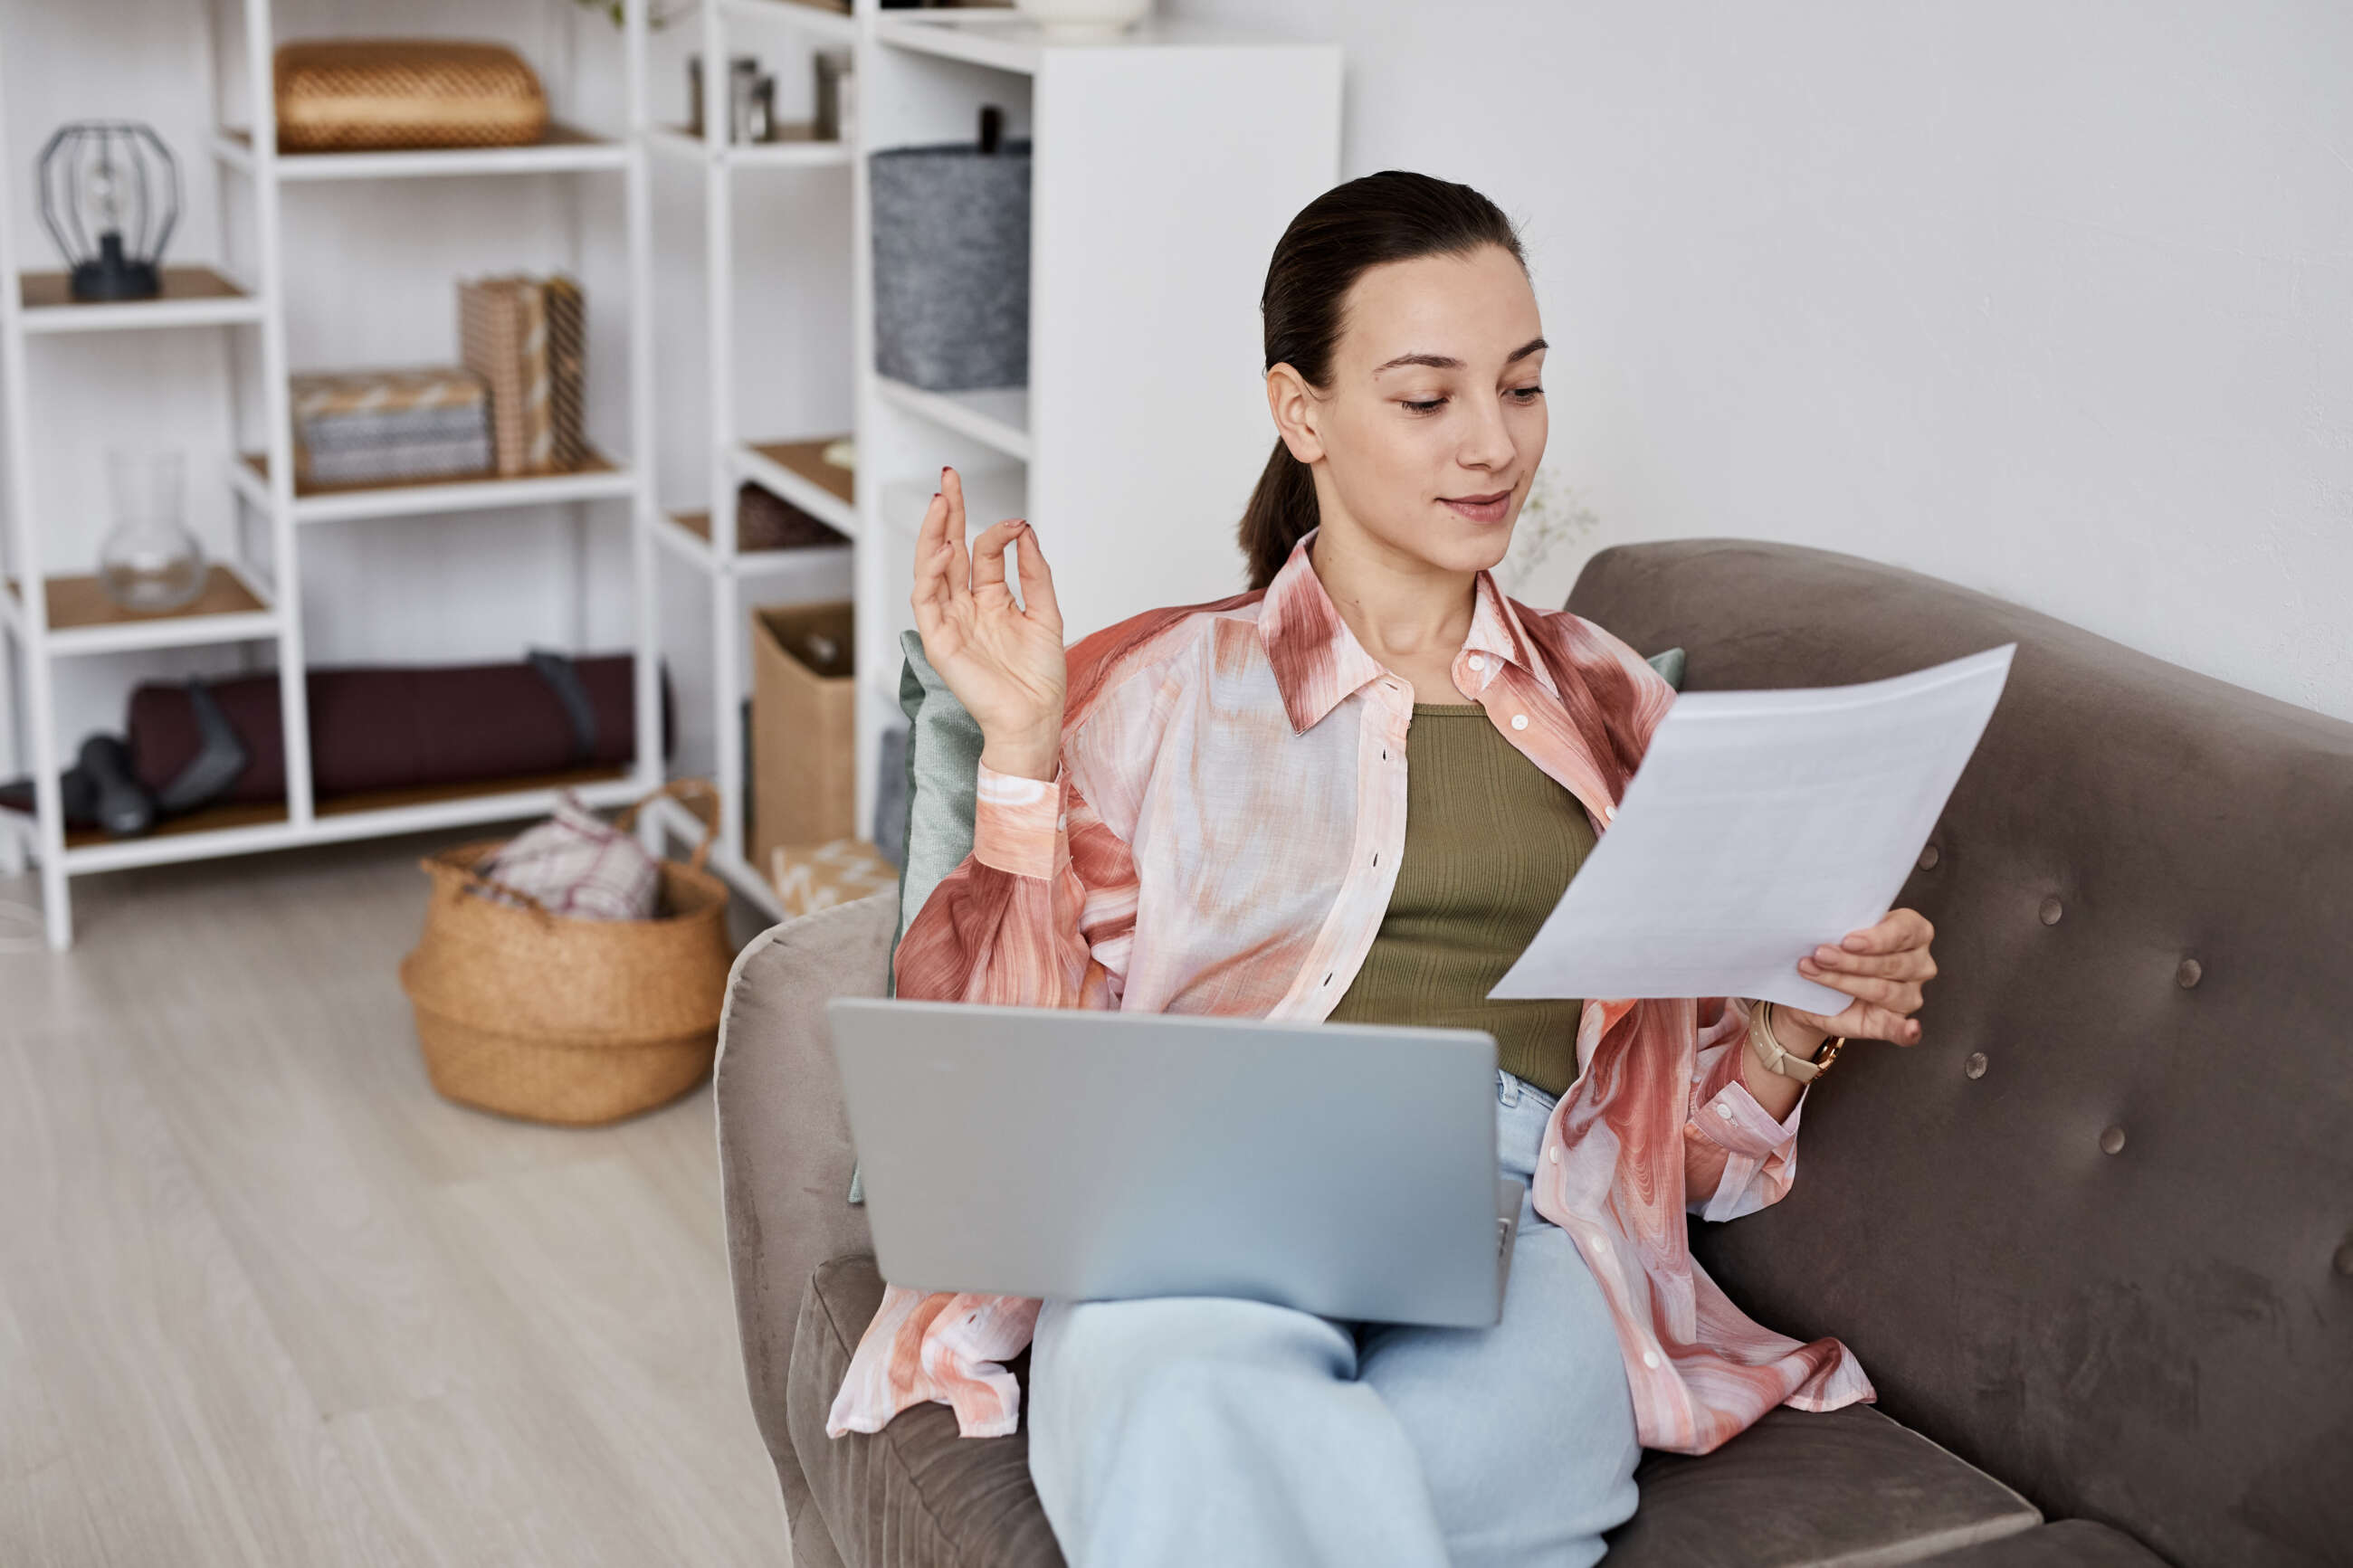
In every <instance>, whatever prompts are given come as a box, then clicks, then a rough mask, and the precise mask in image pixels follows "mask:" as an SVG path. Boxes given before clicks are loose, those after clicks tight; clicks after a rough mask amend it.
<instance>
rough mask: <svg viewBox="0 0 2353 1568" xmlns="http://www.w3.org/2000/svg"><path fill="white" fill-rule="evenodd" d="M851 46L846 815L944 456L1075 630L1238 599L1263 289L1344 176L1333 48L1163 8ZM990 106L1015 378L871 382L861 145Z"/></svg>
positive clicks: (957, 15) (973, 119)
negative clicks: (1034, 563) (1021, 257)
mask: <svg viewBox="0 0 2353 1568" xmlns="http://www.w3.org/2000/svg"><path fill="white" fill-rule="evenodd" d="M863 20H864V22H865V31H864V33H863V35H862V36H861V37H860V43H859V53H858V78H859V87H858V97H859V106H860V107H859V116H860V154H861V156H860V162H859V169H858V174H857V181H858V188H857V245H858V268H859V270H858V275H857V276H858V279H859V284H860V291H859V299H858V310H859V321H858V329H859V335H858V365H859V425H858V432H859V434H858V441H859V469H860V491H859V517H858V524H859V528H858V533H859V549H858V640H859V647H858V658H857V662H858V668H859V669H860V699H861V700H860V703H859V706H858V713H859V726H858V765H859V790H858V801H859V805H858V810H859V819H860V821H861V822H863V821H866V820H868V819H869V818H870V817H871V813H872V810H873V802H874V797H875V790H876V779H875V777H874V763H875V756H876V747H877V743H878V742H879V740H880V738H881V732H882V730H883V729H884V727H885V726H887V725H891V724H895V723H899V722H902V720H901V717H900V714H899V707H898V676H899V664H900V655H899V634H900V633H901V631H902V630H903V629H905V628H907V627H908V626H911V625H912V622H913V612H912V611H911V610H910V609H909V607H908V603H907V597H908V584H909V581H910V578H911V576H912V574H913V548H914V534H915V530H916V528H917V526H918V525H919V524H920V523H921V521H923V510H924V508H925V507H926V506H927V505H928V504H929V503H930V500H931V494H932V491H933V490H934V489H937V488H938V476H939V470H940V466H941V465H942V464H943V463H953V464H955V466H956V467H957V468H958V469H959V470H961V472H962V473H963V475H964V479H965V495H966V498H967V501H968V505H969V510H970V512H971V516H972V521H973V522H974V524H975V525H976V526H978V525H981V524H985V523H987V522H991V521H996V520H997V519H998V518H1001V517H1027V518H1028V519H1029V521H1030V522H1031V524H1032V525H1033V526H1034V527H1035V528H1036V530H1037V532H1038V538H1039V542H1040V544H1041V545H1042V546H1043V547H1044V549H1045V551H1046V553H1047V557H1048V559H1049V560H1050V562H1051V563H1053V567H1054V579H1055V585H1056V594H1057V596H1058V597H1059V598H1060V602H1061V605H1062V612H1063V616H1064V618H1065V621H1066V623H1067V629H1068V634H1069V637H1070V638H1071V640H1072V641H1076V640H1077V639H1078V638H1079V637H1083V636H1085V635H1086V634H1087V633H1088V632H1091V631H1093V630H1095V629H1097V628H1098V627H1101V626H1106V625H1109V624H1111V623H1112V622H1114V621H1118V620H1121V619H1124V618H1125V617H1126V616H1131V615H1134V614H1135V613H1137V612H1139V611H1142V610H1145V609H1149V608H1152V607H1154V606H1156V605H1171V604H1185V603H1191V602H1198V601H1200V600H1205V599H1213V598H1219V597H1222V596H1224V595H1228V594H1231V593H1235V592H1238V591H1239V590H1240V588H1241V587H1242V586H1243V585H1244V584H1243V583H1242V581H1241V567H1240V553H1239V552H1238V551H1237V549H1236V548H1235V545H1234V542H1233V528H1234V525H1235V523H1236V522H1237V521H1238V520H1239V519H1240V515H1241V509H1242V503H1243V502H1244V500H1247V498H1248V496H1249V494H1250V486H1251V484H1252V483H1253V482H1255V480H1256V479H1257V477H1258V472H1259V470H1260V468H1261V467H1263V466H1264V464H1265V462H1266V455H1267V452H1268V450H1269V449H1270V448H1271V446H1272V443H1273V438H1274V437H1273V432H1272V428H1271V426H1270V424H1269V422H1268V419H1267V415H1266V400H1265V395H1264V392H1263V390H1262V388H1261V377H1260V374H1259V373H1260V370H1261V341H1260V331H1259V313H1258V298H1259V290H1260V289H1261V286H1262V284H1263V283H1264V281H1265V274H1266V264H1267V258H1269V257H1270V256H1271V254H1272V253H1273V249H1274V244H1275V241H1276V240H1277V239H1278V238H1280V237H1281V236H1282V231H1283V229H1284V228H1285V227H1286V226H1288V225H1289V224H1290V222H1291V219H1292V218H1293V216H1295V215H1296V214H1297V212H1298V211H1299V209H1300V208H1301V207H1303V206H1304V205H1306V204H1307V203H1308V202H1309V201H1311V200H1312V199H1314V197H1315V196H1316V195H1319V194H1320V193H1322V192H1323V191H1324V190H1327V189H1329V188H1330V187H1331V186H1332V185H1333V184H1335V182H1336V181H1337V180H1338V178H1339V167H1340V72H1341V58H1340V50H1339V48H1338V47H1336V46H1333V45H1326V44H1314V43H1300V42H1295V41H1287V40H1277V39H1269V38H1265V37H1255V36H1251V35H1247V34H1240V33H1236V32H1233V31H1230V30H1228V29H1224V28H1219V27H1210V26H1192V25H1185V24H1178V23H1172V22H1167V21H1161V20H1153V21H1149V22H1146V23H1145V25H1143V26H1140V27H1137V28H1134V29H1133V30H1131V31H1129V32H1127V33H1124V34H1122V35H1120V36H1119V37H1115V38H1111V39H1103V40H1088V41H1083V42H1071V41H1065V40H1061V39H1058V38H1055V37H1050V36H1049V35H1048V34H1046V33H1045V32H1044V31H1042V30H1041V29H1040V28H1039V27H1038V26H1036V25H1035V24H1034V23H1031V22H1029V21H1028V20H1026V19H1024V18H1023V17H1021V16H1019V15H1018V14H1017V13H1014V12H1009V11H982V12H975V11H904V10H892V11H887V12H885V11H876V12H873V13H871V14H867V15H865V16H864V17H863ZM984 104H994V105H996V106H997V108H999V109H1001V110H1003V111H1004V114H1005V133H1006V135H1007V136H1008V137H1026V138H1028V139H1029V141H1030V142H1031V143H1032V150H1031V174H1030V179H1031V186H1030V231H1029V385H1028V386H1026V387H1018V388H1008V389H997V390H989V391H977V392H928V391H924V390H922V389H920V388H917V387H913V386H909V385H906V384H903V383H901V382H897V381H893V380H891V379H890V378H888V377H885V376H882V375H881V374H877V373H876V372H875V370H874V368H873V365H874V331H875V329H874V321H873V314H872V312H873V291H872V289H871V287H869V286H868V284H869V280H870V279H871V268H872V262H871V257H872V248H873V235H872V228H871V197H870V193H869V188H868V173H867V172H868V169H869V167H870V165H869V164H868V163H867V162H866V159H865V156H864V155H865V154H868V153H874V152H879V151H881V150H883V149H886V148H891V147H901V146H920V145H923V144H926V143H934V142H970V141H971V140H972V138H973V135H974V132H975V128H976V123H977V121H978V115H979V110H980V109H981V107H982V106H983V105H984Z"/></svg>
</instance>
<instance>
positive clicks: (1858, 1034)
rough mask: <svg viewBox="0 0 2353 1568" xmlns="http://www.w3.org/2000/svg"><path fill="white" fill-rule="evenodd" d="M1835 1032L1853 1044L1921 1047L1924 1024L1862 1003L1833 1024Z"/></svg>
mask: <svg viewBox="0 0 2353 1568" xmlns="http://www.w3.org/2000/svg"><path fill="white" fill-rule="evenodd" d="M1831 1028H1832V1032H1833V1033H1835V1034H1841V1035H1844V1036H1845V1037H1847V1038H1848V1039H1850V1040H1886V1041H1888V1042H1890V1043H1892V1044H1894V1045H1898V1046H1916V1045H1918V1044H1919V1043H1920V1021H1919V1020H1918V1019H1916V1018H1907V1017H1905V1016H1903V1015H1902V1014H1901V1013H1891V1012H1889V1011H1888V1010H1887V1009H1886V1008H1884V1007H1874V1006H1872V1005H1869V1004H1868V1003H1863V1002H1858V1003H1856V1004H1855V1005H1853V1006H1852V1007H1849V1008H1848V1009H1847V1010H1846V1011H1845V1012H1843V1013H1841V1014H1840V1015H1839V1016H1838V1017H1837V1018H1836V1019H1835V1020H1833V1022H1832V1026H1831Z"/></svg>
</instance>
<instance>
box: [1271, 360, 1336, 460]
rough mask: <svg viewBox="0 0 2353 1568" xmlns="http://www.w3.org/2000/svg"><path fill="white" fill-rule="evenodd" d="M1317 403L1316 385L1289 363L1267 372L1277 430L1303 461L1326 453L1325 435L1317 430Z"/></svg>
mask: <svg viewBox="0 0 2353 1568" xmlns="http://www.w3.org/2000/svg"><path fill="white" fill-rule="evenodd" d="M1316 404H1317V399H1316V396H1315V389H1314V387H1311V386H1309V385H1308V384H1307V379H1306V377H1304V376H1303V375H1301V374H1299V373H1298V372H1297V371H1295V370H1293V369H1292V368H1291V366H1290V364H1289V363H1282V364H1278V365H1276V366H1274V367H1273V368H1272V369H1271V370H1269V371H1268V372H1267V373H1266V407H1267V412H1268V413H1270V414H1271V415H1273V416H1274V428H1275V433H1276V434H1277V435H1279V436H1281V437H1282V444H1283V445H1284V446H1286V447H1290V448H1291V455H1292V456H1293V457H1294V458H1298V459H1299V460H1300V461H1301V462H1303V463H1312V462H1314V461H1315V460H1316V459H1317V458H1321V457H1322V456H1323V455H1324V442H1323V439H1322V438H1321V437H1318V436H1317V435H1316V434H1315V416H1316V414H1317V412H1318V410H1317V406H1316Z"/></svg>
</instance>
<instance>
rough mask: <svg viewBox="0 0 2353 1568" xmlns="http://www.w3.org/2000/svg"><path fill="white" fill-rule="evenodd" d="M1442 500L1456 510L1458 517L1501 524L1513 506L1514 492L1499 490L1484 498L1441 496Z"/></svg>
mask: <svg viewBox="0 0 2353 1568" xmlns="http://www.w3.org/2000/svg"><path fill="white" fill-rule="evenodd" d="M1438 499H1439V500H1441V501H1443V502H1445V503H1446V504H1447V505H1448V506H1450V507H1451V508H1453V509H1454V513H1455V515H1456V516H1458V517H1463V518H1468V519H1469V520H1470V521H1472V522H1501V521H1504V512H1505V511H1506V510H1509V508H1510V507H1511V504H1512V492H1511V491H1509V490H1497V491H1495V492H1494V493H1493V495H1483V496H1440V497H1439V498H1438Z"/></svg>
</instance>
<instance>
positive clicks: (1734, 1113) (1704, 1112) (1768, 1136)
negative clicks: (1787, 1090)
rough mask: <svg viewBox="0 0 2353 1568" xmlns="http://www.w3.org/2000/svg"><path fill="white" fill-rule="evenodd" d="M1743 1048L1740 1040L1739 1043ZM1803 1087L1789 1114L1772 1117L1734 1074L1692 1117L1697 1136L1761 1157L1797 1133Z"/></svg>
mask: <svg viewBox="0 0 2353 1568" xmlns="http://www.w3.org/2000/svg"><path fill="white" fill-rule="evenodd" d="M1739 1048H1740V1049H1742V1050H1746V1049H1747V1047H1746V1044H1745V1043H1744V1044H1743V1045H1742V1046H1741V1047H1739ZM1805 1103H1806V1095H1805V1090H1803V1089H1799V1091H1798V1103H1797V1104H1795V1105H1793V1106H1791V1107H1789V1114H1788V1117H1786V1118H1785V1119H1783V1120H1782V1121H1774V1120H1773V1118H1772V1117H1771V1116H1770V1115H1769V1114H1767V1111H1766V1110H1765V1108H1764V1107H1763V1106H1761V1105H1759V1104H1757V1097H1756V1096H1755V1095H1753V1094H1751V1093H1749V1092H1748V1086H1747V1085H1746V1084H1745V1083H1743V1082H1741V1081H1740V1079H1738V1078H1735V1079H1732V1081H1731V1082H1729V1083H1727V1084H1725V1086H1724V1087H1723V1088H1722V1089H1717V1090H1716V1091H1715V1094H1714V1095H1713V1096H1711V1097H1710V1098H1709V1100H1708V1101H1707V1103H1706V1104H1704V1105H1703V1106H1701V1107H1700V1108H1699V1113H1698V1114H1697V1115H1695V1116H1694V1117H1693V1118H1692V1121H1694V1123H1695V1124H1697V1126H1698V1128H1699V1131H1700V1136H1702V1137H1703V1138H1705V1139H1706V1140H1707V1141H1708V1142H1711V1143H1714V1144H1715V1145H1717V1146H1718V1147H1719V1148H1723V1149H1728V1150H1730V1151H1731V1152H1733V1153H1736V1154H1746V1155H1747V1156H1748V1157H1749V1158H1750V1159H1752V1160H1762V1159H1765V1158H1767V1157H1768V1156H1770V1155H1773V1154H1778V1153H1779V1152H1781V1151H1782V1150H1784V1149H1787V1148H1788V1146H1789V1144H1790V1142H1791V1141H1792V1140H1794V1139H1795V1138H1796V1137H1797V1136H1798V1112H1799V1110H1803V1109H1804V1108H1805Z"/></svg>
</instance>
